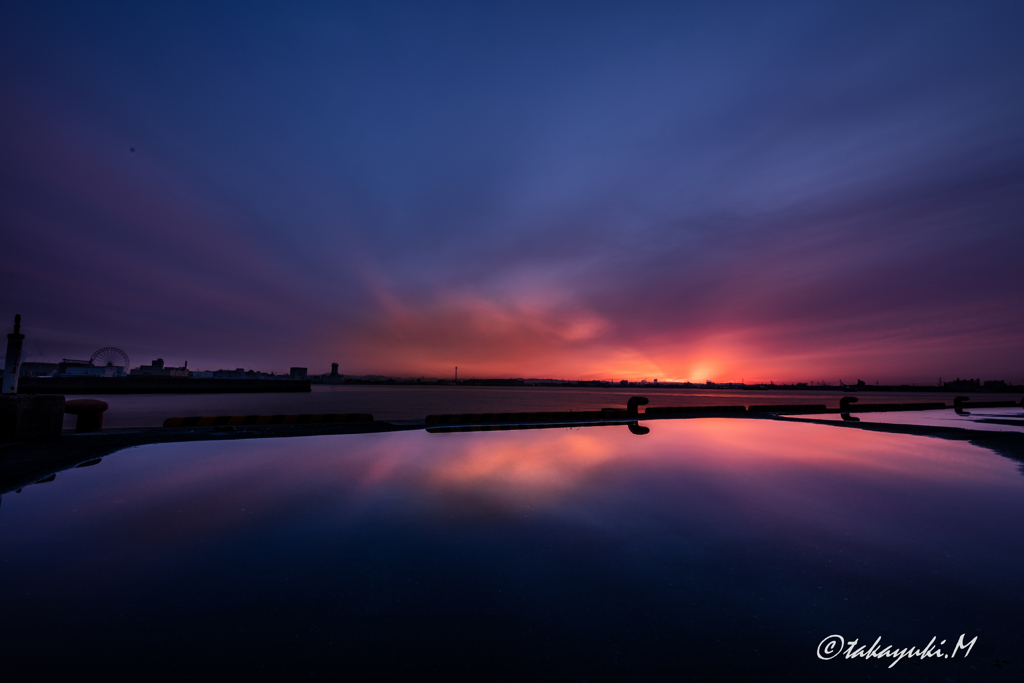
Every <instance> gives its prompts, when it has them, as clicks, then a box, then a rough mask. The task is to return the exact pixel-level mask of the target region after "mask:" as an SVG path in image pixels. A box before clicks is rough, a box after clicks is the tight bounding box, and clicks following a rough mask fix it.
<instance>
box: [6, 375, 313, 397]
mask: <svg viewBox="0 0 1024 683" xmlns="http://www.w3.org/2000/svg"><path fill="white" fill-rule="evenodd" d="M309 390H310V384H309V380H308V379H209V378H204V379H194V378H191V377H131V376H129V377H22V378H21V380H20V381H19V383H18V393H19V394H89V395H93V394H249V393H271V392H273V393H277V392H308V391H309Z"/></svg>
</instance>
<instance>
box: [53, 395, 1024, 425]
mask: <svg viewBox="0 0 1024 683" xmlns="http://www.w3.org/2000/svg"><path fill="white" fill-rule="evenodd" d="M638 395H640V396H647V397H648V398H649V399H650V400H651V403H650V405H649V406H648V407H654V406H710V405H743V406H748V405H751V404H779V403H813V404H825V405H827V406H828V407H829V408H838V407H839V399H841V398H842V397H844V396H850V395H851V394H845V393H842V392H838V391H834V392H826V391H742V390H740V391H731V390H725V389H721V390H720V389H652V388H649V387H629V388H627V389H617V388H572V387H469V386H422V387H417V386H390V387H389V386H376V387H375V386H357V385H349V386H344V385H342V386H314V387H313V391H312V392H309V393H302V394H205V395H204V394H185V395H181V394H154V395H116V394H115V395H103V396H96V397H95V398H100V399H102V400H104V401H106V402H107V403H109V404H110V409H109V410H108V411H107V412H106V413H105V414H104V418H103V425H104V427H108V428H116V427H158V426H160V425H162V424H163V422H164V420H166V419H167V418H169V417H191V416H196V415H280V414H300V415H301V414H304V413H313V414H315V413H372V414H373V416H374V417H376V418H377V419H379V420H422V419H423V418H424V417H426V416H427V415H428V414H431V413H489V412H527V411H547V410H600V409H601V408H624V407H625V406H626V401H628V400H629V397H630V396H638ZM859 396H860V400H861V402H863V403H923V402H934V401H938V402H941V403H946V404H947V405H952V403H953V398H954V397H955V396H956V394H951V393H949V392H943V393H938V392H937V393H895V392H892V393H890V392H879V393H863V394H859ZM974 397H975V399H976V400H981V401H984V400H989V401H991V400H995V399H1007V400H1010V399H1012V400H1016V401H1019V400H1020V398H1021V396H1020V395H1018V394H1013V395H1009V394H1007V395H1002V394H976V395H974ZM73 398H81V397H78V396H75V397H73ZM74 420H75V418H74V416H71V415H68V416H65V419H64V428H65V429H73V428H74V426H75V422H74Z"/></svg>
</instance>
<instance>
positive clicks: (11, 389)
mask: <svg viewBox="0 0 1024 683" xmlns="http://www.w3.org/2000/svg"><path fill="white" fill-rule="evenodd" d="M24 339H25V335H23V334H21V315H20V314H19V315H16V316H14V332H13V333H11V334H9V335H7V359H6V361H5V362H4V383H3V389H2V390H0V393H3V394H16V393H18V375H19V374H21V342H22V341H23V340H24Z"/></svg>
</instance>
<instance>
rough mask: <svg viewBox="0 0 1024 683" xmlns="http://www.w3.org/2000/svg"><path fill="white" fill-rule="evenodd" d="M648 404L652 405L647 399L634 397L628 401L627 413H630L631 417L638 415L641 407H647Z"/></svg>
mask: <svg viewBox="0 0 1024 683" xmlns="http://www.w3.org/2000/svg"><path fill="white" fill-rule="evenodd" d="M648 403H650V401H649V400H647V398H646V397H644V396H634V397H633V398H631V399H629V400H628V401H626V412H627V413H629V414H630V415H637V414H639V412H640V411H639V407H640V406H645V405H647V404H648Z"/></svg>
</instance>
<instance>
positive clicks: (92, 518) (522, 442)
mask: <svg viewBox="0 0 1024 683" xmlns="http://www.w3.org/2000/svg"><path fill="white" fill-rule="evenodd" d="M643 424H645V425H647V426H649V427H650V428H651V432H650V434H648V435H645V436H635V435H632V434H630V432H629V430H628V429H627V428H626V427H625V426H605V427H592V428H583V429H573V430H568V429H544V430H525V431H508V432H475V433H452V434H428V433H425V432H421V431H412V432H401V433H390V434H368V435H351V436H328V437H310V438H298V439H268V440H252V441H232V442H221V443H216V442H208V443H199V444H163V445H157V446H147V447H142V448H139V449H132V450H130V451H125V452H123V453H119V454H115V455H114V456H112V457H109V458H105V459H104V461H103V463H102V464H101V465H100V466H98V467H93V468H88V469H86V470H75V471H72V472H68V473H61V475H60V476H58V477H57V480H56V481H55V482H53V483H50V484H47V485H46V486H38V487H29V488H27V489H26V491H25V493H23V494H21V496H23V498H22V499H19V504H21V503H27V504H32V505H34V506H37V509H38V514H39V515H41V516H44V517H45V516H52V515H56V514H57V513H56V512H55V511H56V510H61V509H66V508H67V507H72V508H77V510H78V512H77V513H76V516H75V517H74V518H62V519H56V518H55V519H54V520H52V521H53V523H55V524H57V525H59V526H75V525H83V528H85V526H87V525H91V524H95V523H97V522H99V523H101V524H103V525H105V527H106V528H107V529H109V530H110V532H111V533H114V530H115V529H116V530H119V533H123V534H127V535H130V536H132V537H133V538H134V539H136V541H137V542H142V543H145V544H160V543H175V542H179V541H181V542H184V541H185V540H186V539H192V540H194V539H196V538H211V537H217V536H221V535H225V534H231V533H235V532H238V531H241V530H244V529H247V528H248V529H254V530H255V529H258V528H261V526H262V527H264V528H266V527H267V526H268V525H270V526H276V525H285V524H287V523H288V520H290V519H297V518H304V517H310V518H317V519H319V520H321V523H326V524H349V523H352V522H353V520H358V519H365V518H367V517H368V516H374V515H379V514H384V513H387V514H391V513H393V512H395V511H397V510H399V509H404V510H410V509H411V510H416V511H418V512H417V514H418V515H421V516H423V515H426V516H430V515H435V516H436V515H440V514H441V511H442V510H444V516H445V518H447V515H448V514H452V511H453V510H454V511H457V512H458V514H459V515H460V516H461V515H467V516H470V517H473V516H478V515H481V514H488V515H498V516H502V515H509V514H510V513H511V511H513V510H522V509H523V508H524V507H525V506H531V509H532V510H533V511H535V512H536V511H539V510H542V509H543V510H547V511H549V512H550V511H553V510H554V509H555V508H558V507H560V506H561V507H566V506H569V507H574V506H577V504H580V503H582V501H584V500H589V499H591V498H593V497H594V496H597V497H598V498H599V499H600V500H601V501H603V502H602V503H601V504H600V505H598V506H597V507H595V508H594V515H596V516H598V517H604V518H609V519H610V518H611V517H612V516H613V513H612V512H611V509H612V508H616V507H618V509H619V511H620V512H623V511H625V510H628V509H629V508H631V507H633V508H637V507H642V506H643V505H644V504H645V502H644V501H645V498H646V497H648V496H649V495H651V492H652V491H653V490H655V489H658V490H663V489H665V488H666V487H667V489H668V490H669V491H670V494H671V497H672V499H673V500H676V501H677V503H676V504H677V505H678V506H679V510H680V511H683V510H688V511H689V513H688V514H692V515H694V516H698V517H703V516H706V515H708V514H712V513H711V512H710V511H714V512H713V516H716V518H718V519H721V518H723V517H725V516H729V517H734V516H736V515H742V514H752V515H758V516H767V517H769V518H773V519H776V520H778V521H782V520H786V519H794V518H796V517H799V516H802V515H805V514H806V512H807V510H808V509H809V506H810V507H811V508H818V509H822V510H838V509H841V508H844V507H845V508H849V509H850V510H857V511H859V512H858V514H870V513H865V512H864V511H865V510H867V509H871V508H870V507H868V502H870V503H871V506H875V507H879V506H880V507H879V509H881V508H885V507H888V506H890V505H891V502H890V499H891V500H895V499H896V498H897V497H902V499H904V500H909V499H911V498H914V497H918V498H920V499H924V498H927V497H929V496H934V495H938V492H941V491H947V492H949V491H952V490H957V491H961V492H965V493H966V492H969V491H976V492H977V491H988V492H995V491H1009V490H1011V489H1012V490H1014V491H1019V490H1020V489H1021V478H1020V474H1019V473H1018V472H1017V469H1016V466H1015V464H1014V463H1012V462H1010V461H1007V460H1005V459H1002V458H998V457H994V456H991V454H990V453H989V452H987V451H984V450H982V449H979V448H976V447H974V446H971V445H969V444H965V443H962V442H952V441H944V440H941V439H932V438H925V437H915V436H906V435H896V434H879V433H871V432H864V431H859V430H854V429H843V428H837V427H829V426H819V425H807V424H797V423H780V422H774V421H769V420H752V419H715V418H706V419H693V420H679V421H668V420H664V421H655V420H651V421H646V422H644V423H643ZM986 456H991V457H986ZM972 495H973V494H972ZM396 496H399V498H396ZM121 500H123V501H125V502H123V503H120V504H117V505H113V504H111V501H121ZM812 500H813V502H812ZM624 501H630V502H629V503H628V504H626V503H625V502H624ZM6 502H7V501H6V500H5V504H6ZM388 511H391V512H388ZM737 519H738V517H737ZM802 523H803V522H801V524H802Z"/></svg>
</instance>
